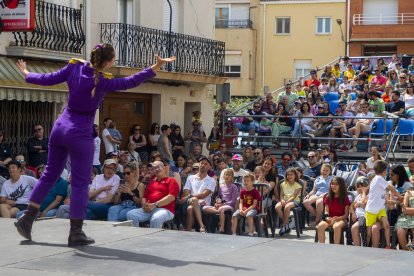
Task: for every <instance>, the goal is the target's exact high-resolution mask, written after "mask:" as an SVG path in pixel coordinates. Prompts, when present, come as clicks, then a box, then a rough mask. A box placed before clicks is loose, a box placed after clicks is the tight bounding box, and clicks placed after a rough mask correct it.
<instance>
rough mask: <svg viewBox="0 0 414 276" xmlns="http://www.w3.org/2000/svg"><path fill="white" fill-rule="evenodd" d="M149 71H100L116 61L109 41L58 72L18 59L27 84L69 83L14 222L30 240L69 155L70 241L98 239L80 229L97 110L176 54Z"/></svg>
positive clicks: (89, 171)
mask: <svg viewBox="0 0 414 276" xmlns="http://www.w3.org/2000/svg"><path fill="white" fill-rule="evenodd" d="M156 59H157V62H156V64H154V65H153V66H151V67H149V68H146V69H145V70H143V71H141V72H139V73H137V74H134V75H132V76H130V77H125V78H112V75H111V74H108V73H105V72H102V70H104V69H107V68H109V67H111V66H112V65H113V64H114V62H115V51H114V48H113V47H112V46H111V45H109V44H99V45H97V46H96V47H95V48H94V50H93V51H92V53H91V61H90V62H87V61H83V60H78V59H72V60H70V62H69V63H68V64H67V65H66V66H65V67H63V68H62V69H60V70H59V71H57V72H54V73H50V74H37V73H30V72H29V71H27V69H26V63H25V62H24V61H22V60H19V61H18V63H17V66H18V67H19V69H20V71H21V72H22V73H23V74H24V75H25V77H26V81H27V82H28V83H33V84H38V85H55V84H58V83H62V82H65V81H66V82H67V84H68V88H69V97H68V105H67V107H66V108H65V110H64V112H63V113H62V115H60V117H59V118H58V119H57V120H56V122H55V124H54V126H53V129H52V131H51V133H50V139H49V155H48V162H47V165H46V168H45V171H44V172H43V175H42V177H41V178H40V179H39V181H38V183H37V184H36V186H35V188H34V189H33V191H32V194H31V197H30V204H29V207H28V208H27V210H26V212H25V214H24V215H23V216H22V217H21V218H20V219H19V220H18V221H17V222H16V223H15V226H16V227H17V230H18V232H19V233H20V234H21V235H22V236H23V237H24V238H26V239H28V240H31V229H32V225H33V221H34V220H35V219H36V217H37V215H38V212H39V206H40V204H41V203H42V202H43V200H44V199H45V197H46V196H47V194H48V193H49V190H50V189H51V188H52V187H53V185H54V183H55V182H56V181H57V179H58V178H59V176H60V175H61V173H62V171H63V169H64V167H65V165H66V162H67V158H68V156H70V159H71V166H72V170H71V174H72V183H71V188H72V193H71V204H70V225H71V229H70V233H69V238H68V245H69V246H77V245H87V244H91V243H94V240H93V239H91V238H89V237H87V236H86V235H85V233H84V232H83V231H82V225H83V220H84V219H85V214H86V206H87V203H88V184H89V183H90V180H91V172H92V163H93V152H94V144H93V140H94V135H96V133H94V130H93V123H94V119H95V112H96V110H97V109H98V108H99V106H100V104H101V102H102V100H103V98H104V96H105V95H106V94H107V93H108V92H110V91H117V90H126V89H130V88H133V87H136V86H138V85H140V84H141V83H142V82H144V81H146V80H148V79H150V78H153V77H154V76H155V72H157V71H158V70H159V69H160V68H161V67H162V66H163V65H164V64H165V63H167V62H172V61H174V60H175V57H172V58H166V59H162V58H160V57H158V56H156Z"/></svg>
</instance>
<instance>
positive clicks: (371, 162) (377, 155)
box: [365, 146, 384, 175]
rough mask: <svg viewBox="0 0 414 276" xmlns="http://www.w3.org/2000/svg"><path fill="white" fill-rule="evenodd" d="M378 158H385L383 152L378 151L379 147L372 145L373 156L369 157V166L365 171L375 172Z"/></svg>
mask: <svg viewBox="0 0 414 276" xmlns="http://www.w3.org/2000/svg"><path fill="white" fill-rule="evenodd" d="M377 160H384V158H383V157H382V156H381V154H380V153H379V151H378V147H375V146H374V147H371V157H370V158H368V159H367V167H366V169H365V173H366V174H367V175H368V174H369V173H374V163H375V161H377Z"/></svg>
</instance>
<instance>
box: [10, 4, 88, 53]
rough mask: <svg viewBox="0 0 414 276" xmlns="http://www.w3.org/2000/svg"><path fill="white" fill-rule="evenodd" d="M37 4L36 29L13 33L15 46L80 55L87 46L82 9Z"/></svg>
mask: <svg viewBox="0 0 414 276" xmlns="http://www.w3.org/2000/svg"><path fill="white" fill-rule="evenodd" d="M35 3H36V5H35V29H34V31H33V32H13V35H14V39H15V45H16V46H23V47H34V48H41V49H47V50H53V51H61V52H71V53H79V54H80V53H81V52H82V48H83V45H84V44H85V34H84V32H83V29H82V11H81V9H73V8H69V7H66V6H61V5H55V4H51V3H47V2H43V1H35Z"/></svg>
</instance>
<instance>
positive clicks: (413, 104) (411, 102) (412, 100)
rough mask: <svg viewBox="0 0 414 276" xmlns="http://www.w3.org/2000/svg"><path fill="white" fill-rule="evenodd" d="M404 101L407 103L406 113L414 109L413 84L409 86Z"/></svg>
mask: <svg viewBox="0 0 414 276" xmlns="http://www.w3.org/2000/svg"><path fill="white" fill-rule="evenodd" d="M403 99H404V102H405V110H406V111H409V109H411V108H414V89H413V85H412V84H411V83H409V84H408V85H407V90H406V92H405V93H404V96H403Z"/></svg>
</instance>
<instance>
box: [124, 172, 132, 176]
mask: <svg viewBox="0 0 414 276" xmlns="http://www.w3.org/2000/svg"><path fill="white" fill-rule="evenodd" d="M122 174H123V175H124V176H125V175H130V174H131V172H123V173H122Z"/></svg>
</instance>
